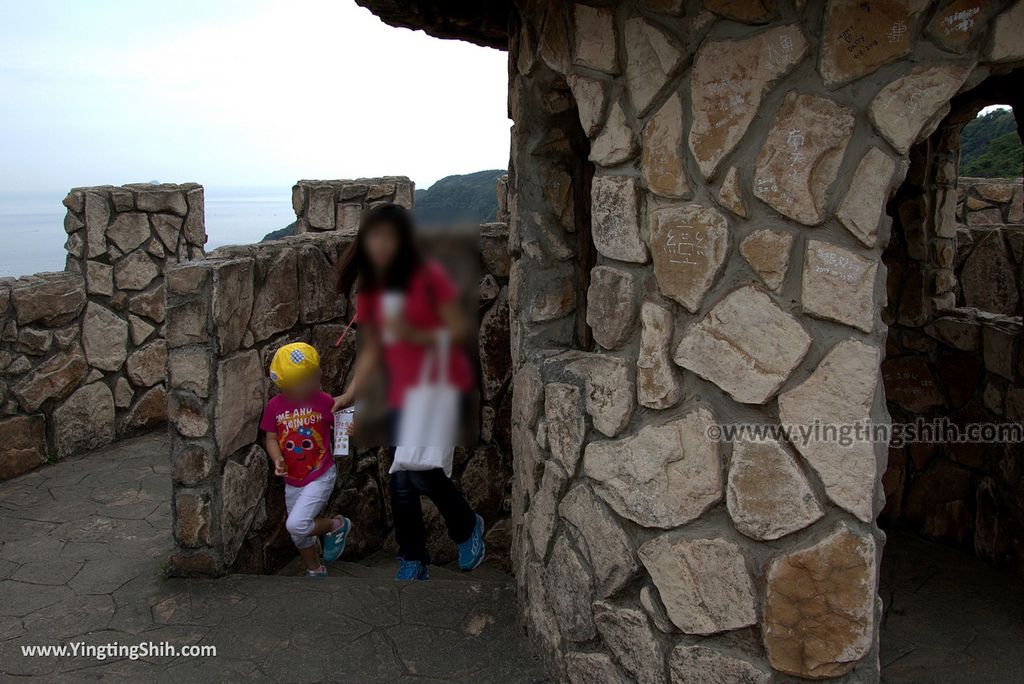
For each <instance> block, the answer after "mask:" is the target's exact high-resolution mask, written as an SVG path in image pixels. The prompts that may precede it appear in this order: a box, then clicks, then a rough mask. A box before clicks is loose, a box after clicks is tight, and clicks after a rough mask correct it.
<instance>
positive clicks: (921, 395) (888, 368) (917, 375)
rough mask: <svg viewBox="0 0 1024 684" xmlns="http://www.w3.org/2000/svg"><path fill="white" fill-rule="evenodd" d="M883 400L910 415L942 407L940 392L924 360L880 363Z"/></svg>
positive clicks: (900, 358) (897, 359)
mask: <svg viewBox="0 0 1024 684" xmlns="http://www.w3.org/2000/svg"><path fill="white" fill-rule="evenodd" d="M882 378H883V379H884V381H885V399H886V401H887V402H894V403H895V404H897V405H898V406H901V407H903V408H904V409H906V410H907V411H910V412H911V413H924V412H926V411H927V410H928V409H930V408H932V407H935V406H942V405H943V404H944V403H945V401H944V400H943V398H942V390H940V389H939V385H938V383H937V382H936V381H935V376H934V375H933V374H932V371H931V368H929V367H928V362H927V360H926V358H925V357H923V356H897V357H894V358H887V359H886V360H885V361H883V362H882Z"/></svg>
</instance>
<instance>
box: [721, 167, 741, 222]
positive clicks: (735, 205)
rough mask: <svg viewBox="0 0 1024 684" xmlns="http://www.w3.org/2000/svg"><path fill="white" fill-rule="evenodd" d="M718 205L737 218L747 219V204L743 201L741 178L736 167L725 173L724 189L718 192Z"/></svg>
mask: <svg viewBox="0 0 1024 684" xmlns="http://www.w3.org/2000/svg"><path fill="white" fill-rule="evenodd" d="M718 203H719V204H721V205H722V206H723V207H725V208H726V209H728V210H729V211H731V212H732V213H734V214H736V215H737V216H742V217H743V218H747V203H746V201H745V200H744V199H743V191H742V190H741V189H740V178H739V174H738V173H737V172H736V167H735V166H731V167H729V170H728V171H726V172H725V178H724V179H723V180H722V187H721V188H720V189H719V191H718Z"/></svg>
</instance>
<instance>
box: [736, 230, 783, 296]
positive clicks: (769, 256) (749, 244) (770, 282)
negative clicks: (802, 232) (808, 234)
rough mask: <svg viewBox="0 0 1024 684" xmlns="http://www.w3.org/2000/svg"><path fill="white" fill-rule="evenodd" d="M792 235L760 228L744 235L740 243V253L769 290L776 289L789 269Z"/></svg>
mask: <svg viewBox="0 0 1024 684" xmlns="http://www.w3.org/2000/svg"><path fill="white" fill-rule="evenodd" d="M792 246H793V235H792V234H791V233H784V232H782V231H777V230H770V229H768V228H762V229H761V230H758V231H755V232H753V233H751V234H750V235H748V236H747V237H745V238H744V239H743V242H741V243H740V254H742V255H743V258H744V259H746V260H747V263H748V264H750V267H751V268H753V269H754V271H756V272H757V275H758V276H760V277H761V280H763V281H764V284H765V285H767V286H768V288H769V289H771V290H778V289H779V287H781V286H782V281H783V280H785V278H786V271H787V270H789V252H790V249H791V248H792Z"/></svg>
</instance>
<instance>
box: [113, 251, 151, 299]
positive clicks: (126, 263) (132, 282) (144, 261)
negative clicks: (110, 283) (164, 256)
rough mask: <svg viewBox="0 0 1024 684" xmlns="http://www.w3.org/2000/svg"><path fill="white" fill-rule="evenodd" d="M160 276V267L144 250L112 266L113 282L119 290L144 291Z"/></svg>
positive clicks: (133, 253)
mask: <svg viewBox="0 0 1024 684" xmlns="http://www.w3.org/2000/svg"><path fill="white" fill-rule="evenodd" d="M158 275H160V266H159V265H157V263H156V262H155V261H153V259H152V258H151V257H150V256H149V254H147V253H146V252H145V251H144V250H137V251H135V252H132V253H131V254H128V255H127V256H125V257H124V258H123V259H121V260H120V261H118V262H117V263H116V264H114V282H115V283H117V289H119V290H145V289H146V288H147V287H149V284H150V283H152V282H153V279H154V278H156V277H157V276H158Z"/></svg>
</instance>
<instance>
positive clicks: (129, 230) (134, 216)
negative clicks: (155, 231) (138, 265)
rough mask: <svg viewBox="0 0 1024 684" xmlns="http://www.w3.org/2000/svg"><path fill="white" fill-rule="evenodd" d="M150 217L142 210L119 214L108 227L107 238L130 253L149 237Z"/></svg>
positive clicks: (123, 250)
mask: <svg viewBox="0 0 1024 684" xmlns="http://www.w3.org/2000/svg"><path fill="white" fill-rule="evenodd" d="M149 236H150V230H149V217H148V216H147V215H146V214H143V213H141V212H136V211H132V212H126V213H123V214H118V215H117V216H116V217H115V218H114V222H113V223H111V224H110V227H109V228H107V239H108V240H110V242H112V243H114V244H115V245H117V248H118V249H120V250H121V251H122V252H125V253H128V252H130V251H132V250H133V249H135V248H137V247H138V246H139V245H141V244H142V243H143V242H145V241H146V240H148V239H149Z"/></svg>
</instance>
